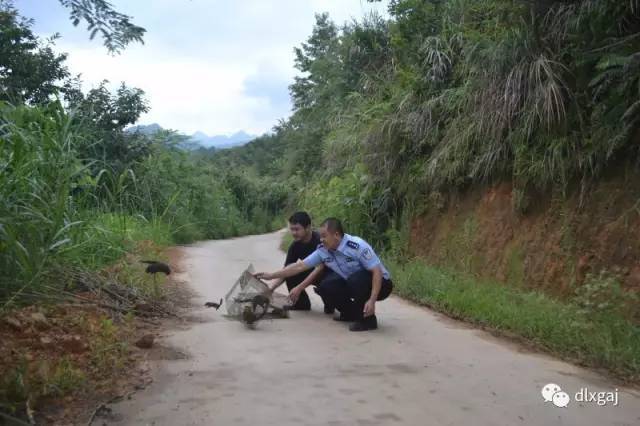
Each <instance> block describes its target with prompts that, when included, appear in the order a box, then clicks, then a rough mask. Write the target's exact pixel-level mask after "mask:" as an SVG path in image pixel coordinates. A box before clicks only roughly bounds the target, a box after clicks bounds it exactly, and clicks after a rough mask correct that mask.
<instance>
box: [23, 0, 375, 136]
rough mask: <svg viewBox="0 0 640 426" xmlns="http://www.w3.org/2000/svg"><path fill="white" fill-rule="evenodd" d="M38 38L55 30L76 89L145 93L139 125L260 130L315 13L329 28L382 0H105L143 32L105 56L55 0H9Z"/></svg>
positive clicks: (286, 110) (287, 107) (284, 87)
mask: <svg viewBox="0 0 640 426" xmlns="http://www.w3.org/2000/svg"><path fill="white" fill-rule="evenodd" d="M14 1H15V6H16V7H17V8H18V10H19V11H20V12H21V14H22V15H24V16H25V17H28V18H33V19H34V20H35V24H34V27H33V29H34V32H35V33H36V34H38V35H39V36H41V37H43V38H47V37H49V36H51V35H52V34H54V33H59V34H60V35H61V38H60V39H59V40H57V41H56V46H57V49H58V50H59V51H64V52H67V53H68V55H69V57H68V59H67V66H68V67H69V70H70V71H71V72H72V74H74V75H75V74H81V78H82V80H83V82H84V84H83V90H89V89H91V88H92V87H96V86H97V85H98V84H99V83H100V82H101V81H102V80H104V79H106V80H109V81H110V83H111V87H112V88H113V89H115V88H116V87H117V85H119V83H120V82H121V81H124V82H126V84H127V85H128V86H133V87H139V88H141V89H142V90H144V91H145V92H146V97H147V99H148V101H149V104H150V106H151V111H150V112H149V113H147V114H145V115H143V116H142V117H141V119H140V121H139V123H140V124H151V123H158V124H160V125H161V126H162V127H164V128H166V129H173V130H178V131H180V132H182V133H186V134H192V133H194V132H196V131H202V132H204V133H207V134H209V135H220V134H227V135H228V134H232V133H235V132H238V131H240V130H244V131H246V132H248V133H251V134H256V135H259V134H262V133H265V132H268V131H269V130H271V128H272V127H273V126H274V125H275V124H277V121H278V119H283V118H286V117H288V116H289V115H290V113H291V103H290V99H289V90H288V86H289V84H291V83H292V82H293V77H294V76H295V75H296V74H297V73H298V72H297V70H295V68H294V54H293V48H294V47H296V46H299V45H300V44H301V43H302V42H304V41H305V40H306V39H307V38H308V37H309V35H310V34H311V31H312V29H313V24H314V22H315V17H314V15H315V14H316V13H322V12H328V13H329V15H330V17H331V18H332V19H333V21H334V22H336V23H337V24H342V23H343V22H345V21H349V20H352V19H358V20H359V19H361V18H362V17H363V16H364V15H365V14H367V13H370V12H371V11H372V10H375V11H377V12H379V13H381V14H383V15H384V14H386V4H387V2H386V1H383V2H382V3H373V4H371V3H368V2H366V0H111V3H112V4H113V5H114V6H115V8H116V10H118V11H119V12H121V13H125V14H127V15H129V16H132V17H133V19H132V21H133V23H135V24H136V25H139V26H142V27H144V28H145V29H146V30H147V33H146V34H145V37H144V41H145V43H144V45H140V44H133V45H129V47H127V49H126V50H125V51H124V52H123V53H121V54H120V55H116V56H111V55H109V53H108V52H107V50H106V48H105V47H104V46H103V45H102V40H101V39H99V38H98V37H96V39H94V40H93V41H90V40H89V33H88V32H87V31H86V30H85V27H84V26H83V23H81V24H80V25H79V26H78V27H73V25H72V24H71V22H70V21H69V14H68V12H67V10H66V9H64V8H63V7H62V6H60V4H59V1H58V0H14Z"/></svg>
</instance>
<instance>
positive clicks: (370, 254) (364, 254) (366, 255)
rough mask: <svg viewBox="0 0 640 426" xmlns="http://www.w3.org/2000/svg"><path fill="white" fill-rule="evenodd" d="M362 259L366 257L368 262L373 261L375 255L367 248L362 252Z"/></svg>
mask: <svg viewBox="0 0 640 426" xmlns="http://www.w3.org/2000/svg"><path fill="white" fill-rule="evenodd" d="M362 257H364V258H365V259H366V260H371V259H372V258H373V254H372V253H371V250H369V249H368V248H367V249H364V251H363V252H362Z"/></svg>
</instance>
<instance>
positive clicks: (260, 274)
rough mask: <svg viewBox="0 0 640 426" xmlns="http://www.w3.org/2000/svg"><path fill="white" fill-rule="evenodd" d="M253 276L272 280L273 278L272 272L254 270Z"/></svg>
mask: <svg viewBox="0 0 640 426" xmlns="http://www.w3.org/2000/svg"><path fill="white" fill-rule="evenodd" d="M253 276H254V277H256V278H257V279H259V280H272V279H273V278H274V277H273V274H270V273H269V272H256V273H255V274H253Z"/></svg>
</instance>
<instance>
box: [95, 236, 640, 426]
mask: <svg viewBox="0 0 640 426" xmlns="http://www.w3.org/2000/svg"><path fill="white" fill-rule="evenodd" d="M280 235H281V234H280V233H275V234H269V235H262V236H255V237H247V238H239V239H234V240H225V241H213V242H205V243H201V244H198V245H194V246H192V247H188V248H186V249H185V252H186V253H185V267H186V269H187V273H188V279H189V282H190V284H191V286H192V287H193V289H194V290H195V291H196V292H197V293H198V294H199V296H198V298H197V300H196V304H197V305H201V304H202V303H204V301H207V300H218V299H219V298H220V297H221V296H223V295H224V294H225V293H226V291H227V290H228V289H229V287H230V286H231V285H232V284H233V282H234V281H235V279H236V278H237V276H238V275H239V274H240V272H241V271H242V270H244V268H246V266H247V265H248V263H250V262H251V263H253V264H254V265H255V267H256V269H258V270H274V269H275V268H278V267H279V266H280V265H281V264H282V262H283V259H284V256H283V254H282V253H281V252H279V251H278V250H277V246H278V243H279V241H280ZM309 293H310V294H312V293H313V292H309ZM313 296H315V294H312V297H313ZM312 300H313V303H314V311H313V312H310V313H305V312H293V313H292V317H291V318H290V319H277V320H270V321H269V320H267V321H262V322H260V323H259V324H258V326H257V329H256V330H253V331H252V330H247V329H245V328H244V327H243V326H242V324H240V323H238V322H234V321H229V320H227V319H225V318H224V317H223V316H222V309H221V310H220V311H218V312H216V311H214V310H207V309H202V310H198V311H197V312H195V313H194V314H195V315H199V316H200V317H202V318H203V319H205V321H203V322H201V323H196V324H194V325H192V326H190V327H189V328H185V329H180V330H174V331H171V332H169V335H168V336H167V337H166V338H165V339H163V341H162V343H163V344H165V345H170V346H172V347H174V348H177V349H178V350H179V351H182V352H184V353H185V354H187V357H184V359H177V360H172V361H162V362H160V363H159V365H158V367H157V371H156V374H155V381H154V383H153V384H152V385H151V386H150V387H148V388H147V389H145V390H144V391H141V392H139V393H137V394H135V395H134V396H133V398H132V399H130V400H127V401H124V402H122V403H120V404H117V405H114V406H112V407H111V408H112V409H113V413H114V419H113V420H111V421H104V420H103V419H97V420H96V421H95V422H94V424H104V423H106V424H118V425H122V424H132V425H133V424H135V425H138V424H140V425H142V424H145V425H151V424H153V425H172V426H173V425H221V426H222V425H259V426H268V425H278V426H285V425H297V426H301V425H322V426H326V425H335V426H337V425H345V426H353V425H385V426H386V425H411V426H415V425H471V424H473V425H509V426H512V425H563V426H564V425H581V426H585V425H594V426H595V425H597V426H603V425H638V424H640V393H638V392H637V391H633V390H630V389H625V388H621V387H619V386H617V385H615V384H614V383H612V382H610V381H608V380H607V379H605V378H603V377H601V376H599V375H597V374H595V373H592V372H589V371H585V370H583V369H580V368H577V367H574V366H572V365H570V364H567V363H564V362H560V361H557V360H555V359H553V358H551V357H549V356H545V355H540V354H533V353H530V352H528V351H525V350H522V349H519V348H518V347H517V346H515V345H513V344H510V343H506V342H503V341H501V340H499V339H496V338H493V337H491V336H490V335H489V334H487V333H485V332H482V331H478V330H474V329H472V328H469V327H466V326H464V325H462V324H460V323H458V322H454V321H451V320H448V319H446V318H444V317H442V316H440V315H438V314H434V313H433V312H431V311H429V310H426V309H424V308H420V307H416V306H413V305H412V304H410V303H407V302H405V301H403V300H401V299H399V298H397V297H392V298H390V299H388V300H386V301H384V302H381V303H379V304H378V305H377V310H378V314H379V324H380V329H379V330H377V331H375V332H368V333H351V332H349V331H348V330H347V325H345V324H342V323H337V322H335V321H331V320H330V319H329V318H328V317H327V316H325V315H324V314H323V313H322V312H321V305H320V303H319V299H318V298H317V297H313V299H312ZM547 383H556V384H558V385H560V386H561V387H562V390H563V391H565V392H567V394H568V395H569V397H570V398H571V401H570V402H569V404H568V406H567V407H566V408H558V407H556V406H554V405H553V403H552V402H546V403H545V402H544V400H543V397H542V395H541V393H540V391H541V388H542V387H543V386H544V385H545V384H547ZM616 387H617V388H618V406H613V405H612V404H613V403H612V402H609V403H608V404H607V405H606V406H598V405H597V404H596V403H595V402H584V403H580V402H577V401H575V394H576V393H577V392H578V391H580V389H581V388H587V389H588V391H590V392H595V391H601V392H605V391H612V392H613V391H615V389H616Z"/></svg>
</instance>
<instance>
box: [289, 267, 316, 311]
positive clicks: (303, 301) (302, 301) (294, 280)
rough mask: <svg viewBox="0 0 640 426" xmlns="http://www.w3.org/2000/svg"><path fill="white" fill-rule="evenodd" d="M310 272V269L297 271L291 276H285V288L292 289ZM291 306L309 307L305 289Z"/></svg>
mask: <svg viewBox="0 0 640 426" xmlns="http://www.w3.org/2000/svg"><path fill="white" fill-rule="evenodd" d="M310 273H311V271H309V272H302V273H299V274H298V275H294V276H292V277H289V278H287V279H286V281H285V282H286V283H287V288H288V289H289V291H291V290H293V288H294V287H295V286H297V285H298V284H300V283H301V282H302V281H304V279H305V278H307V277H308V276H309V274H310ZM293 307H294V308H296V309H311V300H309V295H307V292H306V291H303V292H302V293H301V294H300V297H299V298H298V301H297V302H296V304H295V305H293Z"/></svg>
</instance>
